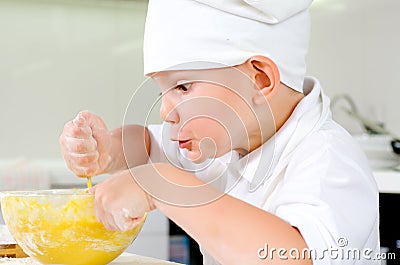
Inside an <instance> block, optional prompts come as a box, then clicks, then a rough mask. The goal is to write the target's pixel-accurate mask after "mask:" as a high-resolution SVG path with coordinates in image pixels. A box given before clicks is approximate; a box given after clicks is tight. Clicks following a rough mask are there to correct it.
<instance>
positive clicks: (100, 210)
mask: <svg viewBox="0 0 400 265" xmlns="http://www.w3.org/2000/svg"><path fill="white" fill-rule="evenodd" d="M90 191H91V192H93V193H94V195H95V211H96V217H97V220H98V221H99V222H101V223H103V224H104V226H105V227H106V228H107V229H108V230H115V231H127V230H130V229H133V228H134V227H135V226H136V225H137V224H139V223H140V221H141V219H142V218H143V216H144V215H145V213H146V212H149V211H151V210H154V209H155V206H154V203H153V199H152V197H150V196H149V195H148V194H147V193H145V192H144V191H143V190H142V189H141V188H140V186H138V185H137V183H136V181H135V180H134V179H133V177H132V175H131V172H130V171H129V170H124V171H120V172H118V173H116V174H114V175H111V176H110V177H108V178H107V179H106V180H105V181H103V182H101V183H99V184H97V185H96V186H95V187H93V188H92V189H91V190H90Z"/></svg>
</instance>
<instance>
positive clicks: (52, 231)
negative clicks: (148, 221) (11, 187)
mask: <svg viewBox="0 0 400 265" xmlns="http://www.w3.org/2000/svg"><path fill="white" fill-rule="evenodd" d="M44 193H45V195H37V196H31V195H29V193H24V192H17V193H11V194H10V195H7V196H5V197H4V198H3V199H2V202H1V205H2V211H3V216H4V219H5V222H6V224H7V226H8V228H9V230H10V232H11V234H12V235H13V236H14V238H15V240H16V241H17V242H18V244H19V245H20V246H21V247H22V249H23V250H24V251H25V252H26V253H27V254H28V255H29V256H31V257H33V258H36V259H37V260H38V261H40V262H42V263H44V264H66V265H85V264H87V265H88V264H96V265H104V264H107V263H109V262H111V261H112V260H113V259H115V258H116V257H118V256H119V255H120V254H121V253H122V252H123V251H124V250H125V249H126V248H127V247H128V246H129V245H130V244H131V243H132V242H133V240H134V239H135V238H136V236H137V234H138V233H139V232H140V230H141V228H142V226H143V223H144V220H145V217H144V218H143V220H142V222H141V223H140V225H138V226H136V227H135V228H134V229H133V230H131V231H127V232H115V231H108V230H106V229H105V228H104V226H103V225H102V224H101V223H99V222H98V221H97V220H96V217H95V215H94V207H93V203H94V202H93V200H94V196H93V195H92V194H86V193H85V192H84V191H82V190H67V192H66V191H65V190H64V191H61V190H60V191H47V192H44ZM50 193H54V194H51V196H50ZM63 193H64V194H63Z"/></svg>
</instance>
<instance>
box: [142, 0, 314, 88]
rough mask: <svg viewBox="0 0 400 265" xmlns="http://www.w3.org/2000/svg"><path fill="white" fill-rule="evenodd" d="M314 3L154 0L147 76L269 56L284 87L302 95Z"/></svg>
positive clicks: (151, 2) (294, 0)
mask: <svg viewBox="0 0 400 265" xmlns="http://www.w3.org/2000/svg"><path fill="white" fill-rule="evenodd" d="M311 2H312V0H149V5H148V10H147V17H146V25H145V34H144V48H143V51H144V73H145V75H147V74H150V73H154V72H159V71H164V70H192V69H207V68H218V67H223V66H234V65H238V64H241V63H243V62H245V61H246V60H247V59H249V58H250V57H252V56H254V55H264V56H266V57H268V58H270V59H271V60H273V61H274V62H275V63H276V65H277V66H278V68H279V71H280V75H281V82H283V83H284V84H286V85H287V86H289V87H291V88H292V89H294V90H297V91H301V92H302V91H303V80H304V76H305V73H306V65H305V57H306V54H307V50H308V42H309V32H310V25H309V24H310V23H309V14H308V7H309V5H310V4H311ZM193 62H194V63H193ZM196 62H198V63H196ZM201 62H203V63H201ZM204 62H209V63H208V64H207V63H204Z"/></svg>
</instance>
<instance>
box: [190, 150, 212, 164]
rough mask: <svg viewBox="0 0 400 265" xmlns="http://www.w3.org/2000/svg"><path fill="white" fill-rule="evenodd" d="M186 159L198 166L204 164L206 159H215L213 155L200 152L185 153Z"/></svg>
mask: <svg viewBox="0 0 400 265" xmlns="http://www.w3.org/2000/svg"><path fill="white" fill-rule="evenodd" d="M187 158H188V159H189V160H190V161H192V162H193V163H195V164H200V163H203V162H205V161H206V160H207V159H215V158H216V156H215V153H213V154H205V153H202V152H200V151H198V150H197V151H189V152H188V153H187Z"/></svg>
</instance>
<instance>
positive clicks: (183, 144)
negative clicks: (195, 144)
mask: <svg viewBox="0 0 400 265" xmlns="http://www.w3.org/2000/svg"><path fill="white" fill-rule="evenodd" d="M178 142H179V148H189V147H190V145H191V141H190V140H179V141H178Z"/></svg>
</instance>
